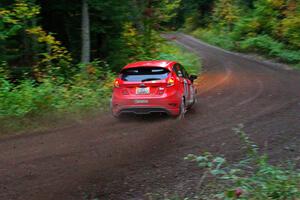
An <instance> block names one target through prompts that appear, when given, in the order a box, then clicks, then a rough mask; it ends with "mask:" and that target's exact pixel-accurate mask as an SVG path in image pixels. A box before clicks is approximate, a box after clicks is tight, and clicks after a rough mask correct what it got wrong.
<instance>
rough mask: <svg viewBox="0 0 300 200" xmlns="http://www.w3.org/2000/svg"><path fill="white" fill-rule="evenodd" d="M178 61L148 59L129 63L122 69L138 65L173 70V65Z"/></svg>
mask: <svg viewBox="0 0 300 200" xmlns="http://www.w3.org/2000/svg"><path fill="white" fill-rule="evenodd" d="M175 63H177V62H176V61H170V60H148V61H139V62H134V63H129V64H128V65H126V66H125V67H123V69H122V70H124V69H129V68H136V67H162V68H166V69H168V70H170V71H171V70H172V66H173V65H174V64H175Z"/></svg>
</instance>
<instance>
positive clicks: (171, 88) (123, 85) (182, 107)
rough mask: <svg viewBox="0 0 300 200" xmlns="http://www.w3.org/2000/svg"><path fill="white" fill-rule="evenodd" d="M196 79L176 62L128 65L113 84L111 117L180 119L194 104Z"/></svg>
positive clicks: (161, 61)
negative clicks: (165, 116) (154, 115)
mask: <svg viewBox="0 0 300 200" xmlns="http://www.w3.org/2000/svg"><path fill="white" fill-rule="evenodd" d="M196 78H197V76H195V75H190V76H189V75H188V73H187V72H186V70H185V69H184V68H183V66H182V65H181V64H180V63H178V62H175V61H167V60H159V61H142V62H135V63H131V64H128V65H126V66H125V67H124V68H123V69H122V70H121V72H120V74H119V76H118V78H116V80H115V81H114V89H113V95H112V99H111V109H112V114H113V115H114V116H115V117H118V116H120V115H121V114H122V113H135V114H150V113H155V112H159V113H167V114H169V115H171V116H179V117H182V116H183V115H184V113H185V112H186V110H187V109H189V108H191V107H192V105H193V104H194V103H195V100H196V99H195V98H196V97H195V87H194V85H193V82H194V80H195V79H196Z"/></svg>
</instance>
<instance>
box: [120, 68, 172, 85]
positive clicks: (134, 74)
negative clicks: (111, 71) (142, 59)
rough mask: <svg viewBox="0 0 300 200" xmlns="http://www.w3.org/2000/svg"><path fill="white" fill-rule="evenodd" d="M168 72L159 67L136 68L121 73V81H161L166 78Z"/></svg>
mask: <svg viewBox="0 0 300 200" xmlns="http://www.w3.org/2000/svg"><path fill="white" fill-rule="evenodd" d="M169 72H170V71H169V70H167V69H165V68H161V67H137V68H129V69H125V70H123V71H122V72H121V79H122V80H124V81H132V82H145V81H154V80H163V79H166V78H167V77H168V74H169Z"/></svg>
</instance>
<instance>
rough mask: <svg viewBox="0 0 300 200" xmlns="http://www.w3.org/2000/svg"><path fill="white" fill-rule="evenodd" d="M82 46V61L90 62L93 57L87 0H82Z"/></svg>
mask: <svg viewBox="0 0 300 200" xmlns="http://www.w3.org/2000/svg"><path fill="white" fill-rule="evenodd" d="M81 28H82V48H81V62H82V63H89V62H90V59H91V39H90V17H89V6H88V2H87V0H82V26H81Z"/></svg>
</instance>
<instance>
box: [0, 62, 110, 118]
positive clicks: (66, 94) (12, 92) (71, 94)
mask: <svg viewBox="0 0 300 200" xmlns="http://www.w3.org/2000/svg"><path fill="white" fill-rule="evenodd" d="M80 68H81V72H80V73H78V74H76V75H75V76H74V77H73V78H72V79H71V80H70V81H69V83H64V82H61V80H60V79H53V78H44V79H43V80H42V83H36V82H35V81H32V80H24V81H22V82H21V83H20V84H19V85H17V86H15V85H13V84H12V83H10V82H9V81H8V80H7V79H6V78H5V77H4V75H2V76H1V77H0V91H1V94H0V118H2V119H3V118H6V117H24V116H28V115H35V114H38V113H41V112H42V113H43V112H50V111H51V112H76V111H80V110H89V109H100V107H101V106H103V104H106V103H107V101H108V98H109V97H110V92H111V88H112V82H113V81H112V79H113V78H114V74H113V73H112V72H110V71H109V70H108V69H107V66H106V65H105V64H104V63H101V62H98V61H95V62H93V63H91V64H89V65H85V66H80Z"/></svg>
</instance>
